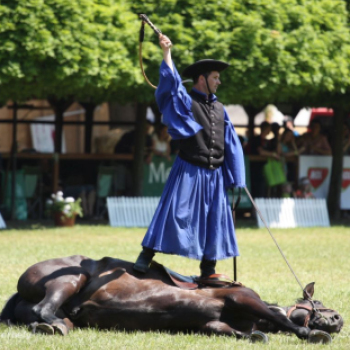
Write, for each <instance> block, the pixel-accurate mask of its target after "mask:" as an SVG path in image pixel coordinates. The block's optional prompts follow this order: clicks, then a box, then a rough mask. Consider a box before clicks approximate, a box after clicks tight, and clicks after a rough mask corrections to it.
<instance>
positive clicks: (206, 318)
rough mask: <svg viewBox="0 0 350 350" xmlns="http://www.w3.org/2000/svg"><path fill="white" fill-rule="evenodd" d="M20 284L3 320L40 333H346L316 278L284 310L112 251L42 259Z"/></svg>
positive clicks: (259, 336) (237, 288) (256, 336)
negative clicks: (321, 298) (176, 277)
mask: <svg viewBox="0 0 350 350" xmlns="http://www.w3.org/2000/svg"><path fill="white" fill-rule="evenodd" d="M189 288H192V287H189ZM17 289H18V292H17V293H16V294H14V295H13V296H12V297H11V298H10V299H9V301H8V302H7V304H6V305H5V307H4V309H3V310H2V313H1V315H0V319H1V321H2V322H6V323H8V324H14V323H16V324H25V325H30V328H31V329H32V331H33V332H41V333H42V332H44V333H48V334H54V333H59V334H62V335H66V334H68V332H69V330H71V329H73V328H74V327H97V328H100V329H122V330H127V331H129V330H142V331H150V330H165V331H170V332H179V331H186V332H187V331H189V332H200V333H205V334H217V335H229V336H232V335H234V336H236V337H237V338H250V339H251V340H252V341H267V337H266V335H265V334H264V333H262V332H259V331H258V328H259V326H260V327H261V328H262V329H264V330H274V331H277V330H281V331H287V332H291V333H294V334H296V335H297V336H298V337H299V338H301V339H307V338H308V339H311V341H312V339H315V337H316V339H317V337H320V338H319V339H321V341H322V342H326V341H327V339H328V338H329V339H331V338H330V336H329V335H328V333H334V332H339V331H340V329H341V327H342V325H343V320H342V317H341V316H340V315H339V314H338V313H337V312H335V311H333V310H330V309H325V308H324V307H323V306H322V304H320V303H319V302H312V301H311V302H310V301H308V300H307V298H310V297H312V296H313V292H314V287H313V283H312V284H309V285H308V286H307V287H306V289H305V292H304V294H307V293H308V294H309V296H308V297H307V298H305V299H304V300H303V302H302V304H303V305H305V307H304V308H300V307H299V308H298V307H295V308H294V309H293V310H291V308H286V309H285V312H284V313H283V312H281V309H279V308H277V307H275V306H270V307H269V306H268V305H267V304H266V303H265V302H263V301H262V300H261V299H260V297H259V295H258V294H257V293H256V292H254V291H253V290H251V289H249V288H246V287H244V286H242V285H241V284H237V283H232V284H230V285H229V286H226V287H223V288H212V287H203V286H202V288H197V289H181V288H179V287H177V286H175V285H174V284H173V283H172V280H171V278H170V277H169V274H168V273H166V272H165V270H164V269H163V270H162V269H160V268H159V265H158V264H154V265H153V266H152V267H151V269H150V270H149V271H148V272H147V273H146V274H140V273H138V272H136V271H134V270H133V264H132V263H130V262H127V261H123V260H119V259H113V258H109V257H106V258H103V259H101V260H97V261H96V260H92V259H90V258H88V257H85V256H80V255H75V256H71V257H66V258H59V259H52V260H47V261H43V262H39V263H37V264H35V265H33V266H31V267H29V268H28V269H27V271H26V272H25V273H24V274H23V275H22V276H21V277H20V279H19V281H18V287H17ZM312 303H313V304H312ZM304 316H307V317H304ZM302 317H303V319H302ZM306 318H307V319H308V322H305V321H304V319H306ZM312 329H313V330H319V331H312ZM326 332H328V333H326Z"/></svg>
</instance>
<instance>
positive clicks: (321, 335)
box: [307, 329, 332, 344]
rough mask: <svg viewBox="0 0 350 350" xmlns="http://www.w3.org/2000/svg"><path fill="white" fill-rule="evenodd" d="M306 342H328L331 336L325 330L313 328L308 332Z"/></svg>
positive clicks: (330, 340)
mask: <svg viewBox="0 0 350 350" xmlns="http://www.w3.org/2000/svg"><path fill="white" fill-rule="evenodd" d="M307 342H308V343H313V344H330V343H331V342H332V337H331V336H330V335H329V334H328V333H327V332H324V331H320V330H318V329H314V330H312V331H311V332H310V333H309V336H308V337H307Z"/></svg>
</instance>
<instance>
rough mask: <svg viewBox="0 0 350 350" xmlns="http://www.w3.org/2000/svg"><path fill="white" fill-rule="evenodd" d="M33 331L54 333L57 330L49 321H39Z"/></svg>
mask: <svg viewBox="0 0 350 350" xmlns="http://www.w3.org/2000/svg"><path fill="white" fill-rule="evenodd" d="M33 333H38V334H47V335H54V334H55V330H54V328H53V327H52V326H51V325H49V324H48V323H38V324H37V325H36V327H35V329H33Z"/></svg>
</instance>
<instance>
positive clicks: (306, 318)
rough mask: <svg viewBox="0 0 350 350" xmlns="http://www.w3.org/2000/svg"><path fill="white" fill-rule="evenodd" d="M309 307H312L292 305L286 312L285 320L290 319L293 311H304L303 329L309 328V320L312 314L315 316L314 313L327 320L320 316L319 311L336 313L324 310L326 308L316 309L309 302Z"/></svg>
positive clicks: (327, 309)
mask: <svg viewBox="0 0 350 350" xmlns="http://www.w3.org/2000/svg"><path fill="white" fill-rule="evenodd" d="M309 301H310V300H309ZM311 305H312V306H310V305H305V304H295V305H293V306H292V307H291V308H290V309H289V310H288V312H287V318H288V319H291V316H292V313H293V312H294V311H295V310H300V309H302V310H306V311H308V313H307V314H306V316H305V319H304V324H303V326H304V327H308V326H309V322H310V319H311V316H312V315H313V314H315V313H316V314H319V315H320V317H321V318H323V319H325V320H327V319H326V317H325V316H324V315H323V314H322V312H321V311H332V312H336V311H335V310H333V309H329V308H326V307H318V308H316V307H315V305H314V303H313V302H311Z"/></svg>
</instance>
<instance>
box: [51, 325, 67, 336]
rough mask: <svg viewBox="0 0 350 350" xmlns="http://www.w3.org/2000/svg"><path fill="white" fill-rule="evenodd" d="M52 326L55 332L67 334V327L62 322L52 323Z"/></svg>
mask: <svg viewBox="0 0 350 350" xmlns="http://www.w3.org/2000/svg"><path fill="white" fill-rule="evenodd" d="M53 328H54V330H55V334H59V335H67V334H68V329H67V327H66V326H65V325H63V324H57V323H54V324H53Z"/></svg>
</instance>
